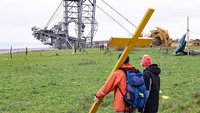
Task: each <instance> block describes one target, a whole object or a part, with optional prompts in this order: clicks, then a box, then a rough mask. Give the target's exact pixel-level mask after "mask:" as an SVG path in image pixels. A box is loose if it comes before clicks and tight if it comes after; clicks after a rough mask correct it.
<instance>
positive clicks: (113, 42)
mask: <svg viewBox="0 0 200 113" xmlns="http://www.w3.org/2000/svg"><path fill="white" fill-rule="evenodd" d="M130 40H131V38H113V37H111V39H110V40H109V42H108V43H109V46H127V45H128V44H129V42H130ZM152 41H153V38H142V37H140V38H139V39H138V40H137V41H136V42H134V43H133V47H138V46H139V47H143V46H150V43H151V42H152Z"/></svg>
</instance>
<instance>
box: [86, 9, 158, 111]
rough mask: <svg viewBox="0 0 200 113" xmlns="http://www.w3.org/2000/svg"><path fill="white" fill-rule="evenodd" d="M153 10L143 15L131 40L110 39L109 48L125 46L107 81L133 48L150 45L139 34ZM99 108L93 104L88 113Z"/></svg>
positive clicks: (149, 40) (147, 40) (149, 41)
mask: <svg viewBox="0 0 200 113" xmlns="http://www.w3.org/2000/svg"><path fill="white" fill-rule="evenodd" d="M153 12H154V9H151V8H149V9H148V10H147V12H146V14H145V15H144V17H143V19H142V21H141V22H140V24H139V26H138V27H137V29H136V31H135V33H134V34H133V35H132V37H131V38H113V37H111V39H110V41H109V46H126V48H125V49H124V51H123V53H122V55H121V57H120V58H119V60H118V61H117V63H116V65H115V66H114V68H113V70H112V72H111V74H110V76H109V77H108V79H109V78H110V77H111V75H112V73H113V72H114V71H115V70H117V69H118V68H119V67H120V66H121V65H122V64H123V62H124V61H125V60H126V58H127V57H128V55H129V54H130V52H131V50H132V48H133V47H134V46H145V45H146V46H147V45H150V43H151V41H152V39H150V38H148V39H147V38H139V36H140V34H141V33H142V31H143V29H144V27H145V26H146V24H147V22H148V21H149V19H150V17H151V15H152V14H153ZM99 106H100V103H96V102H94V104H93V106H92V107H91V109H90V111H89V113H96V111H97V109H98V107H99Z"/></svg>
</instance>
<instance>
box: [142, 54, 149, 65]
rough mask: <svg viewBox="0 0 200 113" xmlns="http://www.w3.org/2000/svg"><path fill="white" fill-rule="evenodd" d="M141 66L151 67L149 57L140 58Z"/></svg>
mask: <svg viewBox="0 0 200 113" xmlns="http://www.w3.org/2000/svg"><path fill="white" fill-rule="evenodd" d="M141 65H142V66H143V67H148V66H149V65H151V57H150V56H149V55H144V56H143V57H142V61H141Z"/></svg>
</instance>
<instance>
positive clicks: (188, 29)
mask: <svg viewBox="0 0 200 113" xmlns="http://www.w3.org/2000/svg"><path fill="white" fill-rule="evenodd" d="M187 55H189V17H187Z"/></svg>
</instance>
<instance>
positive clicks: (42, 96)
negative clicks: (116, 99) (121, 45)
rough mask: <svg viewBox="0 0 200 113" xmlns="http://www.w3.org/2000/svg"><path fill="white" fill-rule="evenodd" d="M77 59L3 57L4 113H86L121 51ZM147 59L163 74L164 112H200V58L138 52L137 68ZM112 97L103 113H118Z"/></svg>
mask: <svg viewBox="0 0 200 113" xmlns="http://www.w3.org/2000/svg"><path fill="white" fill-rule="evenodd" d="M87 52H88V53H89V54H81V53H80V52H78V53H77V54H75V55H72V54H71V51H70V50H58V51H41V52H29V53H28V55H25V53H15V54H13V58H12V59H11V58H10V56H9V54H2V55H0V113H19V112H20V113H87V112H88V111H89V109H90V107H91V105H92V104H93V102H94V101H93V99H94V95H95V93H96V92H97V91H98V89H99V88H100V87H101V86H102V85H103V83H104V82H105V81H106V79H107V77H108V76H109V74H110V72H111V70H112V69H113V67H114V65H115V63H116V61H117V56H118V54H119V51H115V50H112V54H107V55H105V54H104V53H103V52H100V51H99V49H87ZM144 54H149V55H151V56H152V59H153V62H154V63H158V64H159V66H160V67H161V69H162V73H161V75H160V77H161V91H162V93H161V96H162V95H166V96H169V99H166V100H164V99H162V98H160V105H159V113H200V56H173V55H172V54H171V53H169V54H165V53H164V52H159V51H158V49H150V48H143V49H139V48H138V49H135V51H132V52H131V54H130V61H131V63H132V64H134V65H135V66H136V67H137V68H138V69H140V70H142V69H143V68H142V67H141V66H140V60H141V57H142V56H143V55H144ZM112 100H113V93H110V94H108V95H107V96H106V97H105V99H104V102H103V103H102V104H101V106H100V107H99V109H98V113H113V107H112V106H113V103H112Z"/></svg>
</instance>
